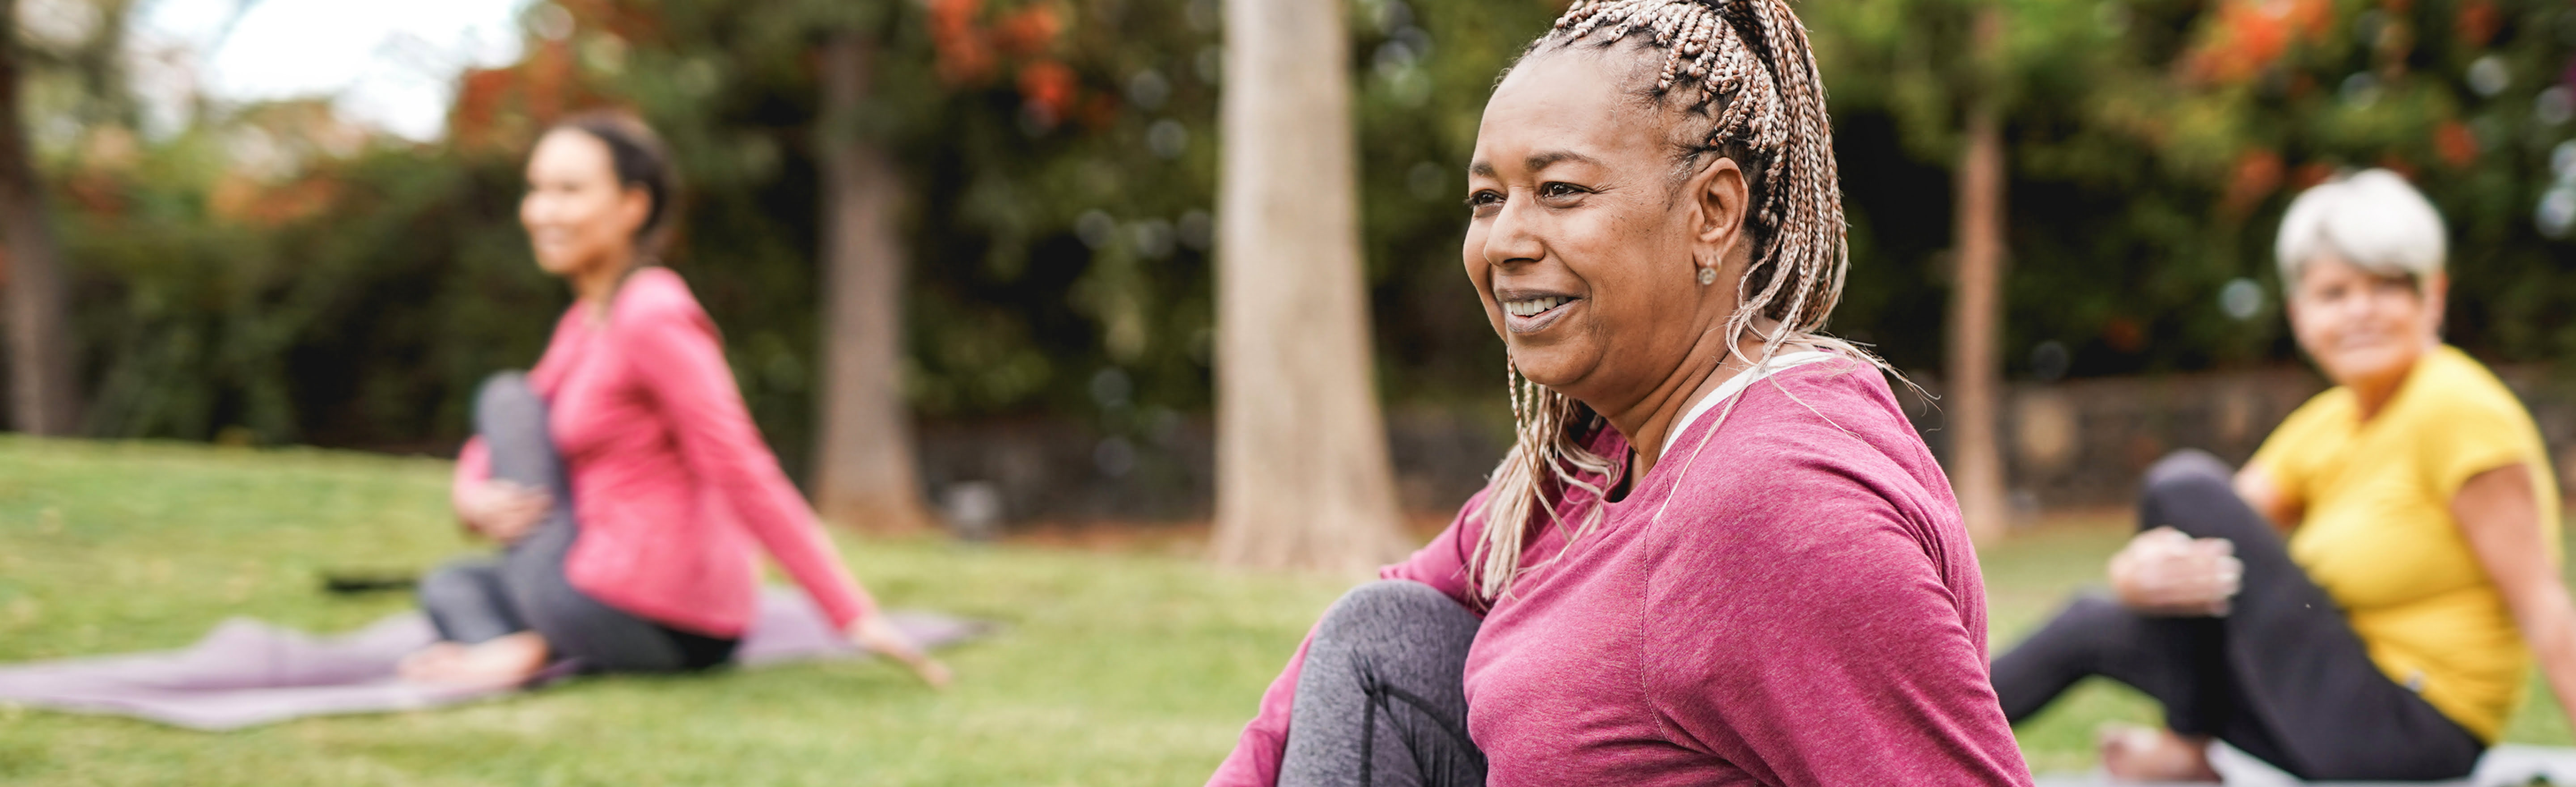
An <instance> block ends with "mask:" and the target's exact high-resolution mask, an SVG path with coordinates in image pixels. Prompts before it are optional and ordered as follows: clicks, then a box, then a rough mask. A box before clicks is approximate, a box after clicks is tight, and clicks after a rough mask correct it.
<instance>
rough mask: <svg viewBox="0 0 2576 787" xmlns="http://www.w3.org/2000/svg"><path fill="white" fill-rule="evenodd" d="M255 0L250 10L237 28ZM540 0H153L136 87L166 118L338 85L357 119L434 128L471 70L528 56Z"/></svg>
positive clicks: (141, 26) (138, 33)
mask: <svg viewBox="0 0 2576 787" xmlns="http://www.w3.org/2000/svg"><path fill="white" fill-rule="evenodd" d="M243 2H250V3H252V5H251V6H250V10H249V12H248V13H247V14H243V15H242V16H241V17H240V21H239V23H237V24H236V25H235V26H234V27H233V29H232V31H231V34H230V35H229V36H225V35H224V32H223V27H224V24H225V22H226V21H227V20H229V19H231V18H232V17H233V15H234V13H235V10H236V9H237V8H239V7H240V5H241V3H243ZM529 2H530V0H145V2H144V3H143V6H142V8H141V9H140V14H139V15H138V16H137V18H136V19H135V21H134V29H133V31H132V32H133V37H132V39H130V40H131V41H132V42H133V43H132V45H133V47H134V48H135V55H136V60H137V62H136V67H135V81H136V87H137V90H138V91H140V92H142V93H143V94H144V95H145V98H146V101H147V103H150V104H153V105H155V106H156V115H157V116H158V117H157V118H156V119H157V120H159V121H161V122H164V123H168V122H173V121H175V120H176V119H177V118H176V116H175V114H174V113H175V112H176V111H178V110H177V108H178V107H183V106H185V99H184V97H185V96H186V95H188V93H189V92H191V91H192V90H195V91H202V92H203V93H204V94H205V95H206V96H208V97H210V98H214V99H216V100H218V101H252V100H262V99H277V98H294V97H307V96H331V97H334V98H335V99H336V100H337V102H338V105H339V108H340V112H341V113H342V115H343V116H345V117H348V118H350V119H351V120H354V121H357V122H359V123H362V124H365V125H368V126H373V127H376V128H381V129H384V130H386V131H391V132H393V133H396V134H400V135H402V136H405V137H410V138H412V139H421V140H427V139H432V138H435V137H437V136H438V135H439V134H441V133H442V132H443V131H444V129H445V126H446V118H447V107H448V103H449V101H450V98H451V97H452V95H453V93H454V91H455V87H456V75H457V73H458V72H459V71H461V70H463V69H465V68H467V67H472V66H491V65H499V64H504V63H509V62H511V61H514V60H517V59H518V57H519V44H520V37H519V28H518V19H519V13H520V11H521V9H523V8H525V7H526V6H527V5H528V3H529ZM30 5H32V6H38V7H41V6H44V5H46V3H45V2H44V0H34V1H33V2H31V3H30ZM28 10H29V11H35V10H38V9H36V8H30V9H28ZM219 38H220V39H221V40H218V39H219Z"/></svg>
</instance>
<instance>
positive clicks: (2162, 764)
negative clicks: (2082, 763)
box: [2096, 725, 2223, 784]
mask: <svg viewBox="0 0 2576 787" xmlns="http://www.w3.org/2000/svg"><path fill="white" fill-rule="evenodd" d="M2096 742H2097V743H2099V744H2100V746H2101V749H2102V769H2103V770H2106V771H2110V772H2111V779H2112V780H2113V781H2124V782H2207V783H2211V784H2215V783H2218V782H2220V781H2223V780H2222V779H2220V778H2219V776H2218V770H2217V769H2215V768H2211V767H2209V738H2208V737H2207V736H2197V735H2195V736H2190V737H2185V736H2183V735H2179V734H2176V733H2175V732H2174V731H2172V730H2166V729H2149V728H2146V727H2130V726H2125V725H2121V726H2109V727H2104V728H2103V729H2102V733H2101V735H2100V736H2099V737H2098V738H2097V739H2096Z"/></svg>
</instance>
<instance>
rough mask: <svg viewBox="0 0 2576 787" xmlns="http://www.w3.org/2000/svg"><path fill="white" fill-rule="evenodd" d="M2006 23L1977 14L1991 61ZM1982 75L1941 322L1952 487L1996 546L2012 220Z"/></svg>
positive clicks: (1981, 534) (1958, 176)
mask: <svg viewBox="0 0 2576 787" xmlns="http://www.w3.org/2000/svg"><path fill="white" fill-rule="evenodd" d="M2002 14H2003V12H2002V10H2001V9H1998V8H1996V7H1993V6H1991V5H1990V6H1987V7H1985V8H1981V9H1978V11H1977V18H1976V23H1975V32H1974V34H1973V35H1974V38H1975V40H1976V42H1977V44H1978V46H1977V51H1979V52H1986V53H1992V52H1994V50H1995V48H1996V45H1997V44H1998V43H2000V41H2001V39H2002V38H2003V36H2002V26H2003V15H2002ZM1984 57H1988V58H1991V57H1994V55H1992V54H1987V55H1984ZM1980 70H1982V71H1987V72H1991V71H1993V69H1992V68H1987V69H1980ZM1979 76H1987V77H1988V78H1987V79H1972V80H1971V85H1972V87H1971V90H1972V91H1973V92H1972V93H1971V95H1969V96H1968V97H1967V104H1968V106H1967V117H1966V123H1965V126H1966V127H1965V128H1964V129H1962V133H1961V135H1960V137H1961V140H1960V152H1959V163H1958V169H1957V170H1956V171H1955V172H1954V174H1953V175H1952V176H1951V177H1952V179H1953V182H1954V184H1955V187H1956V189H1957V191H1958V196H1957V202H1956V203H1955V204H1954V205H1953V209H1954V210H1955V211H1956V214H1957V215H1956V219H1957V224H1956V230H1955V233H1954V234H1953V235H1952V236H1951V243H1952V246H1951V253H1952V255H1954V260H1953V262H1954V263H1955V266H1954V268H1955V269H1954V271H1953V278H1952V280H1951V285H1950V310H1949V314H1948V315H1947V316H1946V317H1945V318H1944V319H1945V320H1946V321H1947V322H1948V333H1949V336H1948V346H1949V359H1948V364H1947V366H1948V369H1946V370H1945V373H1944V375H1943V376H1944V377H1947V378H1948V382H1949V386H1948V388H1949V394H1950V396H1949V402H1947V403H1946V405H1945V408H1944V409H1945V410H1947V411H1948V412H1949V415H1950V419H1949V426H1950V435H1949V438H1950V485H1951V487H1952V491H1953V492H1954V493H1955V494H1956V495H1957V497H1958V500H1959V513H1960V516H1961V517H1962V518H1963V519H1965V520H1967V525H1968V533H1969V534H1970V535H1971V536H1974V537H1975V538H1976V539H1977V540H1978V541H1991V540H1993V539H1996V538H2000V537H2002V536H2003V534H2004V531H2005V530H2006V527H2007V525H2008V524H2009V518H2010V516H2011V511H2010V510H2009V504H2008V503H2007V502H2006V497H2005V495H2004V462H2003V441H2002V439H2001V438H2000V436H1999V435H1998V431H1999V430H1998V429H1997V428H1996V422H1997V421H1998V420H1999V418H1998V416H1999V415H2000V413H2001V410H2002V408H2003V403H2002V402H2001V401H2000V400H2001V396H2002V388H2003V362H2002V359H2001V358H2000V356H1999V354H1998V353H1997V352H1996V345H1997V344H1998V343H2000V342H2001V341H2002V339H2003V317H2004V299H2003V267H2004V220H2005V216H2006V215H2007V214H2006V211H2005V207H2004V141H2003V129H2002V128H2001V123H2002V121H2001V118H2000V117H1999V116H2000V115H2001V114H2002V110H2001V108H2000V106H1999V105H2000V103H2001V102H2000V101H1999V100H1998V98H1997V97H1996V96H1995V95H1994V87H1993V85H1992V82H1991V79H1992V78H1991V76H1989V75H1987V74H1980V75H1979ZM1978 83H1983V84H1978Z"/></svg>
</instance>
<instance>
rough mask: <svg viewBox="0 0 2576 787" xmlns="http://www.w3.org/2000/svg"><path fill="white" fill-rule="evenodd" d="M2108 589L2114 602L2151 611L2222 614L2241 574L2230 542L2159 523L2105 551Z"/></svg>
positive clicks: (2240, 563) (2242, 565) (2242, 568)
mask: <svg viewBox="0 0 2576 787" xmlns="http://www.w3.org/2000/svg"><path fill="white" fill-rule="evenodd" d="M2110 573H2111V589H2112V592H2114V593H2116V594H2118V595H2119V597H2120V603H2121V604H2123V605H2125V606H2127V607H2128V608H2130V609H2134V610H2137V611H2139V612H2144V613H2147V614H2151V615H2172V616H2177V617H2189V616H2223V615H2226V614H2227V600H2228V599H2229V598H2230V597H2233V596H2235V595H2236V591H2237V590H2238V588H2239V585H2240V583H2241V581H2242V580H2243V579H2244V576H2245V563H2244V561H2241V560H2237V559H2236V545H2235V544H2234V543H2232V542H2230V541H2228V540H2227V539H2223V538H2192V537H2190V536H2187V535H2183V533H2182V531H2179V530H2175V529H2173V528H2170V527H2159V528H2156V529H2154V530H2149V531H2147V532H2144V533H2139V534H2138V537H2137V538H2133V539H2130V540H2129V545H2128V546H2127V547H2125V548H2122V549H2121V550H2120V553H2119V554H2116V555H2112V556H2111V572H2110Z"/></svg>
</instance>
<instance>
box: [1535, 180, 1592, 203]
mask: <svg viewBox="0 0 2576 787" xmlns="http://www.w3.org/2000/svg"><path fill="white" fill-rule="evenodd" d="M1583 193H1585V190H1584V188H1583V187H1582V186H1577V185H1574V184H1572V183H1543V184H1540V185H1539V187H1538V195H1539V196H1540V197H1543V198H1546V199H1552V200H1561V199H1566V198H1569V197H1574V196H1578V195H1581V194H1583Z"/></svg>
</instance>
